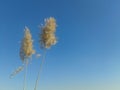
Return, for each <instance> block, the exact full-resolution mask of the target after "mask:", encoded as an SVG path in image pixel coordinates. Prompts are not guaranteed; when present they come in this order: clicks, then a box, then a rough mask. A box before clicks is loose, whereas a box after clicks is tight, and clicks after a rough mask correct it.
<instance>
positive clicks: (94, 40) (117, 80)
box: [0, 0, 120, 90]
mask: <svg viewBox="0 0 120 90" xmlns="http://www.w3.org/2000/svg"><path fill="white" fill-rule="evenodd" d="M50 16H53V17H55V18H56V20H57V24H58V27H57V32H56V35H57V37H58V43H57V44H56V45H55V46H53V47H52V48H51V49H50V50H48V51H47V55H46V61H45V63H44V66H43V72H42V74H41V80H40V83H39V89H41V90H48V89H49V90H120V86H119V85H120V55H119V54H120V1H119V0H0V42H1V43H0V54H1V55H0V60H1V62H0V90H21V89H22V87H23V74H24V71H23V72H21V73H19V74H18V75H17V76H15V77H14V78H13V79H9V75H10V74H11V72H12V71H14V70H15V69H16V68H17V67H19V66H21V65H22V62H21V60H20V58H19V48H20V43H19V42H20V41H21V39H22V37H23V34H24V27H25V26H28V27H29V28H30V30H31V33H32V36H33V39H34V48H35V49H36V50H37V53H40V54H42V50H41V49H40V48H39V43H38V33H39V28H38V26H39V25H40V24H41V23H43V21H44V18H48V17H50ZM40 62H41V58H39V59H36V58H35V57H34V56H33V61H32V64H30V65H29V67H28V78H27V82H28V83H27V86H28V90H33V87H34V83H35V79H36V75H37V72H38V68H39V64H40Z"/></svg>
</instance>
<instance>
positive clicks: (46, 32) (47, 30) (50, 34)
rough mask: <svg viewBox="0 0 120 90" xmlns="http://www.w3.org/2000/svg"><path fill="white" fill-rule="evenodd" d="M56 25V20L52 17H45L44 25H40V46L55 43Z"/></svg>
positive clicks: (48, 46) (45, 46) (49, 45)
mask: <svg viewBox="0 0 120 90" xmlns="http://www.w3.org/2000/svg"><path fill="white" fill-rule="evenodd" d="M56 26H57V25H56V20H55V19H54V18H53V17H50V18H47V19H45V25H44V26H42V27H41V29H42V32H41V34H40V44H41V47H43V48H50V47H51V46H52V45H55V44H56V42H57V40H56V36H55V31H56Z"/></svg>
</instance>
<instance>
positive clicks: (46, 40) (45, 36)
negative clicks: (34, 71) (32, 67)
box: [34, 17, 57, 90]
mask: <svg viewBox="0 0 120 90" xmlns="http://www.w3.org/2000/svg"><path fill="white" fill-rule="evenodd" d="M44 22H45V25H44V26H42V27H41V34H40V36H39V37H40V40H39V43H40V46H41V47H42V48H43V49H44V53H43V55H42V56H43V57H42V63H41V64H40V68H39V72H38V76H37V79H36V83H35V88H34V90H37V86H38V82H39V79H40V73H41V72H42V66H43V63H44V60H45V56H46V49H48V48H50V47H51V46H52V45H55V44H56V42H57V39H56V36H55V32H56V26H57V25H56V20H55V18H53V17H50V18H47V19H45V20H44Z"/></svg>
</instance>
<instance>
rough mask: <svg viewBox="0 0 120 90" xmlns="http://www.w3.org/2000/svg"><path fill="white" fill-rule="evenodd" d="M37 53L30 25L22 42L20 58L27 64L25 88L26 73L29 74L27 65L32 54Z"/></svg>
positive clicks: (26, 28)
mask: <svg viewBox="0 0 120 90" xmlns="http://www.w3.org/2000/svg"><path fill="white" fill-rule="evenodd" d="M34 53H35V50H34V49H33V40H32V36H31V33H30V30H29V29H28V27H25V34H24V38H23V40H22V43H21V48H20V58H21V60H22V61H23V63H24V64H25V68H26V70H25V74H24V87H23V90H25V88H26V74H27V65H28V63H29V61H28V59H29V58H30V57H31V56H32V54H34Z"/></svg>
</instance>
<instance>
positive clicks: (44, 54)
mask: <svg viewBox="0 0 120 90" xmlns="http://www.w3.org/2000/svg"><path fill="white" fill-rule="evenodd" d="M45 56H46V49H44V52H43V57H42V62H41V64H40V67H39V72H38V76H37V79H36V83H35V88H34V90H37V86H38V82H39V80H40V74H41V72H42V67H43V63H44V61H45Z"/></svg>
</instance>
